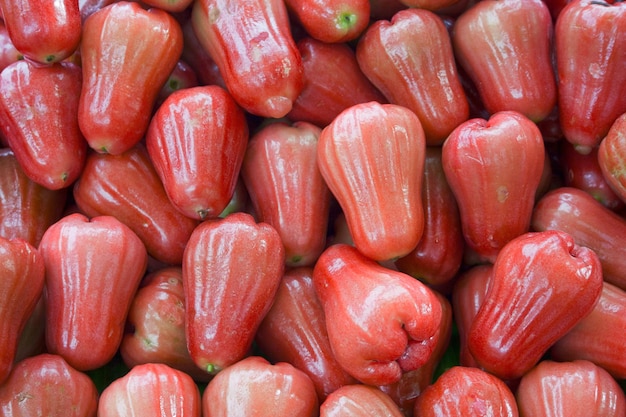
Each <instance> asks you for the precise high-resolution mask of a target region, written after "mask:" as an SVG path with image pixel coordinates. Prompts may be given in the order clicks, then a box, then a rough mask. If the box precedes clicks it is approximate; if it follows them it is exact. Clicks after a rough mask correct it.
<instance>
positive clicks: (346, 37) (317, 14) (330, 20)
mask: <svg viewBox="0 0 626 417" xmlns="http://www.w3.org/2000/svg"><path fill="white" fill-rule="evenodd" d="M285 5H286V6H287V10H288V11H289V12H290V13H291V14H292V15H293V16H294V17H295V19H296V20H297V21H298V22H299V23H300V24H301V25H302V27H303V28H304V30H305V31H306V33H308V34H309V35H310V36H312V37H313V38H315V39H317V40H319V41H322V42H325V43H339V42H349V41H352V40H354V39H356V38H358V37H359V35H361V33H362V32H363V31H364V30H365V28H366V27H367V26H368V25H369V23H370V3H369V0H312V1H311V0H286V1H285Z"/></svg>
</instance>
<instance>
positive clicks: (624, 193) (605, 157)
mask: <svg viewBox="0 0 626 417" xmlns="http://www.w3.org/2000/svg"><path fill="white" fill-rule="evenodd" d="M625 156H626V113H623V114H622V115H621V116H619V117H618V118H617V119H616V120H615V122H614V123H613V124H612V125H611V128H610V129H609V132H608V133H607V134H606V136H605V137H604V139H602V141H601V142H600V145H598V150H597V158H598V165H599V166H600V170H601V171H602V174H603V175H604V179H605V180H606V182H607V183H608V185H609V187H610V188H611V189H612V190H613V191H614V192H615V193H616V194H617V195H618V197H619V198H620V199H621V200H622V201H623V202H626V177H624V174H623V173H624V172H625V171H626V157H625Z"/></svg>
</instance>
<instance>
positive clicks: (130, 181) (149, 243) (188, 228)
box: [72, 144, 198, 265]
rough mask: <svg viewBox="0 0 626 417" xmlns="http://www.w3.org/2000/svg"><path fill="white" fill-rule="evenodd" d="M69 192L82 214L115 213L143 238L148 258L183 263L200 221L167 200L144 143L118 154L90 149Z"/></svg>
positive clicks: (169, 262) (112, 214)
mask: <svg viewBox="0 0 626 417" xmlns="http://www.w3.org/2000/svg"><path fill="white" fill-rule="evenodd" d="M72 191H73V196H74V200H75V201H76V204H77V206H78V208H79V209H80V211H81V212H83V213H85V214H86V215H88V216H89V217H95V216H99V215H110V216H115V217H117V218H118V219H120V220H121V221H122V223H124V224H126V225H127V226H128V227H130V228H131V229H132V230H133V231H134V232H135V233H136V234H137V236H139V237H140V238H141V240H142V242H143V243H144V244H145V245H146V249H147V250H148V253H149V254H150V256H152V257H154V258H156V259H157V260H158V261H161V262H164V263H166V264H174V265H175V264H180V262H181V261H182V258H183V251H184V250H185V245H186V244H187V240H189V236H191V233H192V232H193V230H194V229H195V227H196V225H197V224H198V221H197V220H194V219H191V218H189V217H187V216H185V215H184V214H182V213H181V212H179V211H178V210H177V209H176V207H174V205H173V204H172V203H171V201H170V200H169V198H168V197H167V194H166V192H165V189H164V188H163V183H162V182H161V180H160V179H159V176H158V175H157V173H156V170H155V168H154V166H153V165H152V161H151V160H150V157H149V155H148V152H147V151H146V149H145V147H144V146H143V145H141V144H137V145H135V146H134V147H133V148H131V149H130V150H128V151H126V152H124V153H123V154H121V155H111V154H100V153H97V152H91V153H90V154H89V155H88V157H87V161H86V164H85V168H84V169H83V172H82V174H81V176H80V178H79V179H78V181H76V183H75V184H74V187H73V190H72Z"/></svg>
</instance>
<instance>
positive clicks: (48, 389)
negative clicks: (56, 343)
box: [0, 353, 98, 417]
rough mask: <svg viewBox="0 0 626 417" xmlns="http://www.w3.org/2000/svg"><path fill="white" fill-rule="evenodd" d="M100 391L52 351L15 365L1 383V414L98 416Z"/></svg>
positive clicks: (4, 416) (10, 416) (14, 416)
mask: <svg viewBox="0 0 626 417" xmlns="http://www.w3.org/2000/svg"><path fill="white" fill-rule="evenodd" d="M97 407H98V391H97V390H96V386H95V385H94V382H93V381H92V380H91V379H90V378H89V376H87V374H85V373H83V372H80V371H78V370H76V369H74V368H73V367H72V366H71V365H70V364H68V363H67V362H66V361H65V359H63V357H61V356H59V355H54V354H50V353H42V354H40V355H36V356H32V357H30V358H26V359H24V360H22V361H20V362H18V363H17V364H16V365H15V368H14V369H13V371H12V372H11V374H10V375H9V378H8V379H7V380H6V382H5V383H4V384H2V385H1V386H0V416H2V417H29V416H61V415H62V416H67V417H96V410H97Z"/></svg>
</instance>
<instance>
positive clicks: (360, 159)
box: [317, 102, 426, 261]
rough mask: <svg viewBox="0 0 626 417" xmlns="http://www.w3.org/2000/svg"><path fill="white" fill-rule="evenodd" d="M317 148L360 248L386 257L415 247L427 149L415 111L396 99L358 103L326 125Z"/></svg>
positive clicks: (420, 225)
mask: <svg viewBox="0 0 626 417" xmlns="http://www.w3.org/2000/svg"><path fill="white" fill-rule="evenodd" d="M317 149H318V157H317V161H318V166H319V169H320V172H321V173H322V176H323V177H324V180H325V181H326V183H327V185H328V188H330V190H331V192H332V193H333V195H334V197H335V198H336V199H337V201H338V202H339V204H340V206H341V208H342V210H343V212H344V214H345V216H346V220H347V223H348V227H349V229H350V234H351V236H352V239H353V241H354V244H355V246H356V247H357V248H358V249H359V251H361V252H362V253H363V254H365V255H366V256H368V257H371V258H372V259H375V260H380V261H382V260H389V259H394V258H398V257H401V256H404V255H407V254H408V253H409V252H410V251H411V250H413V249H414V248H415V246H417V243H418V242H419V240H420V238H421V237H422V233H423V231H424V207H423V204H422V183H423V178H424V159H425V152H426V142H425V139H424V129H423V128H422V125H421V123H420V121H419V119H418V118H417V116H416V115H415V113H413V112H412V111H411V110H409V109H407V108H406V107H403V106H399V105H395V104H380V103H378V102H368V103H362V104H357V105H354V106H352V107H349V108H348V109H346V110H344V111H343V112H341V113H340V114H339V115H338V116H337V117H336V118H335V120H333V122H332V123H331V124H330V125H328V126H326V127H325V128H324V129H323V130H322V134H321V135H320V139H319V143H318V147H317Z"/></svg>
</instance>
